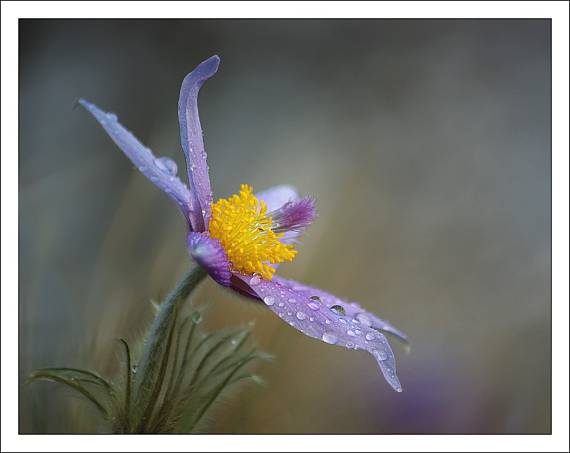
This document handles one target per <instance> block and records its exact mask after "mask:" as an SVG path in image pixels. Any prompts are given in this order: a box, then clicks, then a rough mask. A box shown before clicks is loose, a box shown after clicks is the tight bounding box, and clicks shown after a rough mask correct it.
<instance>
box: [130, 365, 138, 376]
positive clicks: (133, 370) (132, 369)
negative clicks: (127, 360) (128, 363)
mask: <svg viewBox="0 0 570 453" xmlns="http://www.w3.org/2000/svg"><path fill="white" fill-rule="evenodd" d="M131 371H132V372H133V374H137V366H136V365H133V366H132V367H131Z"/></svg>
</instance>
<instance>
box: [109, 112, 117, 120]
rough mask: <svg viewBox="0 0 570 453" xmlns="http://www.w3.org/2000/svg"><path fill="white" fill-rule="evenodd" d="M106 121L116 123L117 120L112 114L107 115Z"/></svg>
mask: <svg viewBox="0 0 570 453" xmlns="http://www.w3.org/2000/svg"><path fill="white" fill-rule="evenodd" d="M107 119H108V120H109V121H117V120H118V119H119V118H118V117H117V115H115V114H114V113H107Z"/></svg>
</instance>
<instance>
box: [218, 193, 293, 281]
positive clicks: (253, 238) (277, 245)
mask: <svg viewBox="0 0 570 453" xmlns="http://www.w3.org/2000/svg"><path fill="white" fill-rule="evenodd" d="M272 227H273V222H272V220H271V217H267V205H266V204H265V203H264V202H263V201H262V200H258V199H257V198H256V197H255V195H253V189H252V188H251V186H248V185H247V184H242V185H241V188H240V192H239V194H236V195H232V196H231V197H230V198H227V199H225V198H222V199H221V200H218V201H217V202H216V203H214V204H213V205H212V216H211V218H210V226H209V231H210V236H211V237H213V238H214V239H217V240H218V241H220V243H221V244H222V247H223V248H224V250H225V252H226V254H227V255H228V259H229V260H230V262H231V265H232V266H233V268H234V269H235V270H237V271H240V272H244V273H246V274H254V273H258V274H260V275H261V276H262V277H263V278H266V279H268V280H271V278H272V277H273V273H274V272H275V269H274V268H273V267H271V266H270V265H269V264H270V263H271V264H277V263H281V262H283V261H291V260H292V259H293V258H294V257H295V255H296V254H297V251H296V250H295V249H294V246H293V245H290V244H283V243H282V242H281V241H280V240H279V239H280V238H281V237H282V236H283V233H275V232H274V231H273V230H272Z"/></svg>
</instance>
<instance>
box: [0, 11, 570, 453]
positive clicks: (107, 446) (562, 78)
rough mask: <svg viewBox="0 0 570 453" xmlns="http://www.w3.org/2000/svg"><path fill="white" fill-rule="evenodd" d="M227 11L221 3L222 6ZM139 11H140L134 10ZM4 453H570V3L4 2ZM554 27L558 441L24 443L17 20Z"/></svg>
mask: <svg viewBox="0 0 570 453" xmlns="http://www.w3.org/2000/svg"><path fill="white" fill-rule="evenodd" d="M222 3H223V4H222ZM135 5H136V7H135ZM1 8H2V10H1V12H2V29H1V30H2V96H1V103H2V142H1V143H2V152H1V161H2V165H1V172H2V173H1V176H2V179H1V189H2V192H1V201H2V204H1V209H2V217H1V221H2V248H1V264H2V288H1V295H2V303H1V310H2V333H1V339H2V408H1V409H2V418H1V420H2V438H1V439H2V440H1V442H2V451H117V450H119V451H150V450H152V451H188V450H193V451H194V450H195V451H220V450H225V451H252V452H253V451H331V452H332V451H353V450H359V451H375V450H378V449H382V450H386V451H409V450H422V451H568V446H569V440H568V382H569V380H568V355H569V353H568V352H569V351H568V301H569V293H568V275H569V268H568V249H569V243H568V232H569V229H568V205H569V199H568V180H569V179H568V165H569V161H568V151H569V147H568V124H569V118H568V80H569V79H568V53H569V52H568V3H567V2H459V3H458V2H328V3H326V4H325V3H324V2H322V3H321V2H271V3H268V2H136V3H131V2H113V3H112V7H111V3H110V2H109V3H106V2H77V3H76V2H2V5H1ZM20 17H21V18H55V17H58V18H80V17H99V18H107V17H109V18H110V17H123V18H128V17H131V18H165V17H183V18H205V17H208V18H210V17H216V18H239V17H250V18H253V17H257V18H260V17H290V18H300V17H317V18H318V17H321V18H329V17H330V18H332V17H384V18H393V17H398V18H430V17H441V18H444V17H450V18H459V17H461V18H466V17H478V18H484V17H485V18H491V17H493V18H505V17H511V18H533V17H534V18H552V19H553V26H552V40H553V68H552V69H553V71H552V73H553V93H555V95H554V96H553V123H552V127H553V142H552V143H553V156H552V157H553V162H552V164H553V166H552V171H553V175H552V177H553V179H552V181H553V200H552V203H553V222H552V224H553V250H552V251H553V307H552V310H553V435H552V436H438V435H437V436H230V437H226V436H194V437H192V438H189V437H181V436H145V437H141V436H129V437H125V436H81V437H76V436H19V435H18V434H17V432H18V420H17V416H16V414H17V412H18V399H17V392H16V391H15V390H16V389H17V388H18V376H17V373H15V370H17V369H18V357H17V350H16V348H15V347H14V344H15V341H16V339H17V338H18V329H17V326H18V322H17V316H18V286H17V282H18V271H17V269H18V240H17V238H18V225H17V219H18V199H17V191H16V188H17V187H18V179H17V174H18V173H17V171H16V169H17V167H18V158H17V156H18V155H17V152H16V150H17V149H18V137H17V131H18V122H17V115H16V112H18V90H17V87H18V70H17V68H18V48H17V43H18V18H20Z"/></svg>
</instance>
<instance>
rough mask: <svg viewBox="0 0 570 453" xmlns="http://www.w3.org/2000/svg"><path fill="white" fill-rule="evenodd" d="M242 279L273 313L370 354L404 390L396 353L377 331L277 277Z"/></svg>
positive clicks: (311, 332)
mask: <svg viewBox="0 0 570 453" xmlns="http://www.w3.org/2000/svg"><path fill="white" fill-rule="evenodd" d="M241 278H242V280H243V281H244V283H247V284H248V285H249V286H250V288H251V289H252V290H253V291H255V292H256V293H257V295H258V296H259V298H260V299H261V300H262V301H263V302H265V305H267V306H268V308H269V309H270V310H271V311H273V312H274V313H275V314H277V315H278V316H279V317H280V318H281V319H283V320H284V321H285V322H287V323H288V324H289V325H291V326H292V327H294V328H295V329H297V330H299V331H301V332H303V333H304V334H305V335H308V336H309V337H312V338H316V339H318V340H321V341H324V342H325V343H329V344H334V345H337V346H344V347H346V348H348V349H362V350H365V351H368V352H369V353H370V354H372V356H373V357H374V358H375V359H376V361H377V362H378V365H379V366H380V370H381V371H382V374H383V375H384V378H385V379H386V380H387V381H388V383H389V384H390V385H391V386H392V388H393V389H394V390H396V391H397V392H401V391H402V386H401V385H400V381H399V380H398V376H397V375H396V360H395V358H394V353H393V352H392V349H391V348H390V345H389V344H388V341H387V340H386V337H385V336H384V335H382V334H381V333H380V332H378V331H377V330H376V329H374V328H372V327H369V326H367V325H365V324H362V323H360V322H359V321H358V320H357V319H356V318H353V317H351V316H347V315H346V314H345V313H342V312H338V311H335V310H331V308H329V307H328V306H327V305H326V304H324V303H323V301H322V300H321V298H320V296H318V295H312V296H307V294H306V293H305V292H304V291H302V290H300V291H296V290H294V289H293V288H292V287H291V286H289V285H285V284H284V283H283V282H279V281H276V279H275V278H274V279H273V280H263V279H260V280H259V281H256V282H253V283H252V282H251V278H250V277H247V276H242V277H241ZM254 283H255V284H254ZM299 286H300V285H299Z"/></svg>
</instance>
